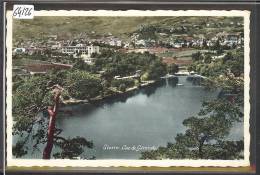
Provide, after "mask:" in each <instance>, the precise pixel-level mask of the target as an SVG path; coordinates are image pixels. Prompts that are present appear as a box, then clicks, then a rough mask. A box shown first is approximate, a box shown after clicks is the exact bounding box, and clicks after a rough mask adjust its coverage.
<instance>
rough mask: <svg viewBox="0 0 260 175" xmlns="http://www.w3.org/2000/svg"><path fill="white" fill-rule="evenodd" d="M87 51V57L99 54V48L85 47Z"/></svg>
mask: <svg viewBox="0 0 260 175" xmlns="http://www.w3.org/2000/svg"><path fill="white" fill-rule="evenodd" d="M87 50H88V56H89V57H91V55H92V54H93V53H97V54H99V53H100V52H99V46H94V45H91V46H88V47H87Z"/></svg>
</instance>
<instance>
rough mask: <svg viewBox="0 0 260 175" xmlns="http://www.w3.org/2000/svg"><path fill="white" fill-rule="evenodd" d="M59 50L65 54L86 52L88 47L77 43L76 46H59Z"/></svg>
mask: <svg viewBox="0 0 260 175" xmlns="http://www.w3.org/2000/svg"><path fill="white" fill-rule="evenodd" d="M61 52H62V53H65V54H77V53H81V54H87V52H88V48H87V47H86V46H85V45H82V44H77V45H76V46H64V47H62V48H61Z"/></svg>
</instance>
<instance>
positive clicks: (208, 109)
mask: <svg viewBox="0 0 260 175" xmlns="http://www.w3.org/2000/svg"><path fill="white" fill-rule="evenodd" d="M242 117H243V114H242V113H241V112H240V109H239V107H238V106H236V105H234V104H233V103H231V102H229V101H227V100H221V99H220V100H214V101H210V102H204V103H203V108H202V110H201V111H200V112H199V113H198V116H197V117H190V118H188V119H185V120H184V121H183V125H184V126H185V127H187V130H186V131H185V133H184V134H183V133H179V134H177V136H176V137H175V143H168V145H167V146H166V147H159V148H158V149H157V150H153V151H146V152H143V153H142V156H141V159H167V158H168V159H187V158H189V159H190V158H192V159H239V158H241V157H242V155H241V152H242V151H243V141H227V140H225V137H226V136H227V135H228V134H229V132H230V129H231V127H232V126H233V123H234V122H236V121H240V120H241V118H242Z"/></svg>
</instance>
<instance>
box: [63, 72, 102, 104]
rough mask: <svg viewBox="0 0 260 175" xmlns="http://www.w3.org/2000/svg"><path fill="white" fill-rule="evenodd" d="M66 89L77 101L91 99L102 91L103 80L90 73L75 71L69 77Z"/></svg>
mask: <svg viewBox="0 0 260 175" xmlns="http://www.w3.org/2000/svg"><path fill="white" fill-rule="evenodd" d="M65 81H66V85H65V87H66V88H67V89H68V93H69V94H70V96H71V97H74V98H77V99H89V100H90V99H91V98H94V97H96V96H98V95H99V94H100V91H101V90H102V86H101V79H100V78H99V77H97V76H95V75H91V74H89V73H88V72H85V71H80V70H75V71H73V72H71V73H69V74H68V75H67V79H66V80H65Z"/></svg>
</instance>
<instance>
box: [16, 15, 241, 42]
mask: <svg viewBox="0 0 260 175" xmlns="http://www.w3.org/2000/svg"><path fill="white" fill-rule="evenodd" d="M242 23H243V19H242V18H241V17H35V18H34V19H33V20H14V24H13V38H14V41H17V40H21V39H22V40H23V39H27V38H32V39H33V38H44V37H46V36H48V35H58V37H61V38H71V37H76V36H77V35H80V34H87V35H90V36H92V37H96V36H98V35H104V34H109V33H111V34H112V35H114V36H117V37H121V38H122V39H124V38H128V36H129V35H130V34H131V33H133V32H135V31H137V30H138V29H139V28H140V26H141V25H154V26H157V27H160V28H168V29H169V28H172V27H180V26H189V27H190V29H192V30H191V31H189V34H196V33H197V34H202V35H213V36H214V35H215V34H216V32H221V31H226V32H236V31H242V30H243V26H242V25H241V24H242ZM237 24H240V25H237ZM196 25H197V26H200V27H201V28H200V29H199V30H198V29H196V28H194V27H193V26H196ZM207 25H208V26H207Z"/></svg>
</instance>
